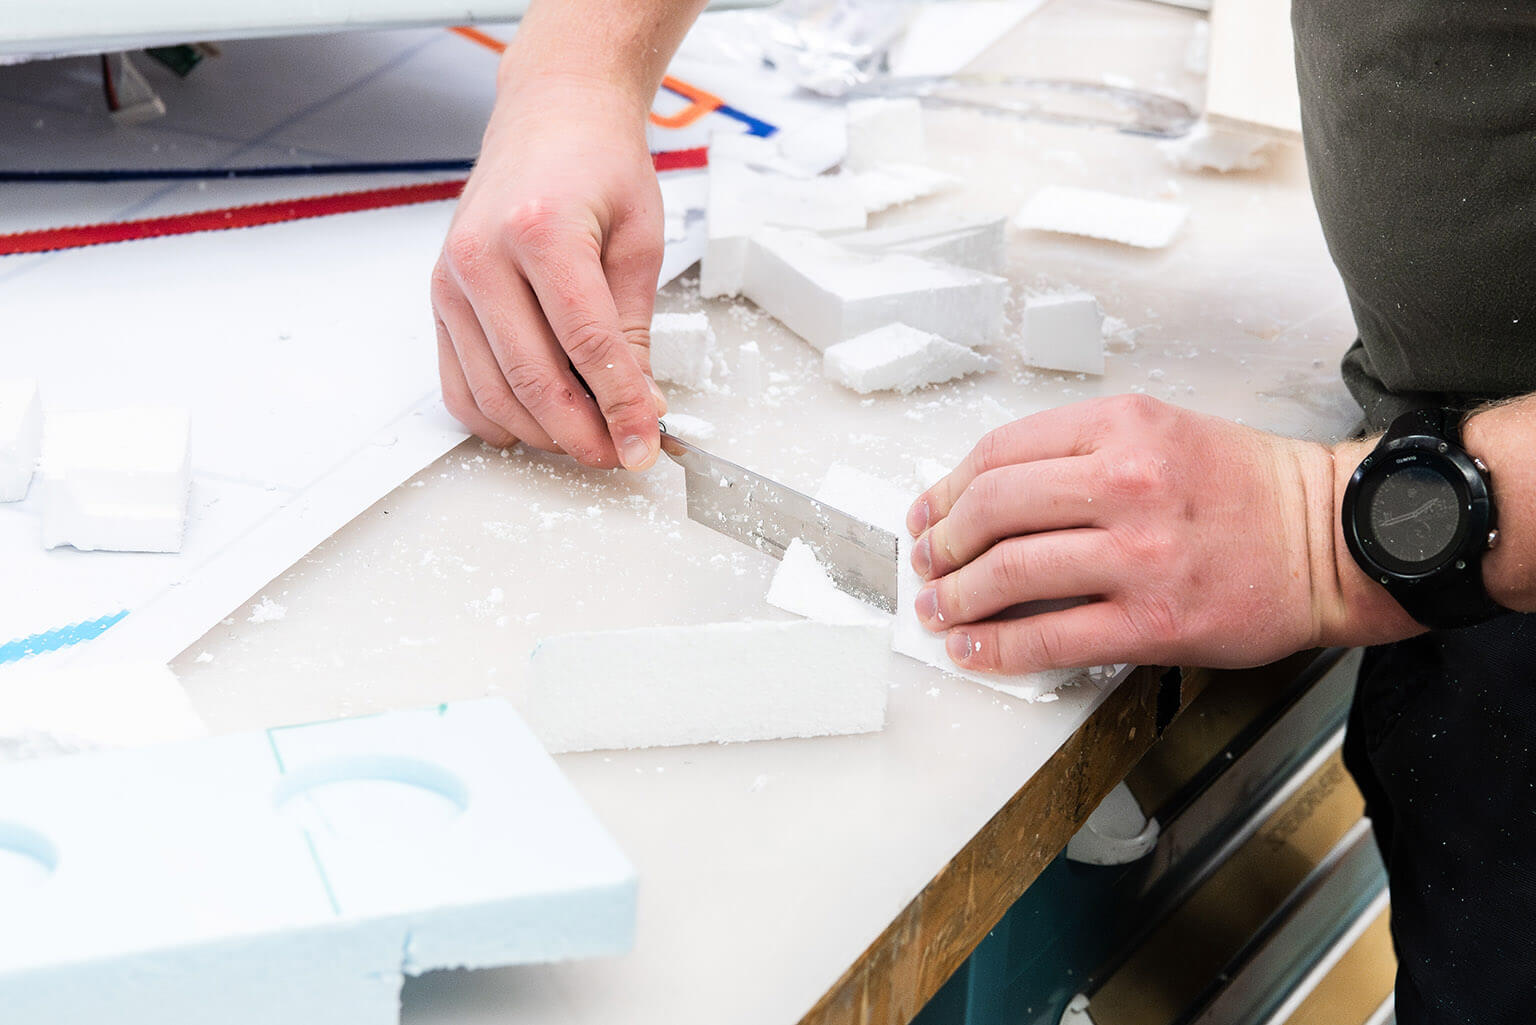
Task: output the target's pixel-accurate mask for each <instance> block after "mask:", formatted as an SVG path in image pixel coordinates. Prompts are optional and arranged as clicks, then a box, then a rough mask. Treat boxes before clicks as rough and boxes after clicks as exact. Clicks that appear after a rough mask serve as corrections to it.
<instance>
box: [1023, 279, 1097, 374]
mask: <svg viewBox="0 0 1536 1025" xmlns="http://www.w3.org/2000/svg"><path fill="white" fill-rule="evenodd" d="M1021 342H1022V344H1021V353H1022V355H1023V357H1024V362H1025V363H1027V364H1028V365H1029V366H1032V367H1042V368H1044V369H1047V370H1065V371H1067V372H1069V373H1079V374H1102V373H1104V314H1103V312H1102V311H1100V309H1099V304H1098V301H1097V300H1095V299H1094V297H1093V296H1091V295H1089V294H1087V293H1086V292H1073V293H1070V294H1067V295H1052V296H1038V297H1031V298H1029V299H1026V300H1025V302H1024V331H1023V337H1022V339H1021Z"/></svg>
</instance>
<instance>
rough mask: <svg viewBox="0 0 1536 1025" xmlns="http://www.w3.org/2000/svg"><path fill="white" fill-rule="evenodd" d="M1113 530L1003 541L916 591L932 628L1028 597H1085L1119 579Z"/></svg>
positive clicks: (985, 615)
mask: <svg viewBox="0 0 1536 1025" xmlns="http://www.w3.org/2000/svg"><path fill="white" fill-rule="evenodd" d="M1111 566H1112V561H1111V559H1110V552H1109V534H1108V532H1106V531H1102V530H1057V531H1052V532H1050V533H1048V534H1034V535H1031V536H1029V537H1015V538H1009V539H1008V540H1006V541H1003V542H1002V543H1001V544H998V545H996V546H994V547H993V548H991V549H990V550H989V551H987V552H986V553H985V554H983V555H982V556H980V557H979V558H977V559H976V560H975V561H973V562H968V563H966V564H965V565H964V566H962V567H960V569H958V570H956V571H955V572H953V573H951V574H949V575H948V576H945V577H941V578H940V579H938V580H935V581H934V582H933V583H931V584H928V585H927V586H925V587H924V588H923V589H922V590H921V591H919V592H918V595H917V601H916V605H917V616H918V618H919V619H920V620H922V622H923V625H924V626H926V627H928V629H930V630H934V631H939V630H944V629H947V628H950V627H955V626H963V625H965V624H967V623H978V622H981V621H982V620H984V619H990V618H991V617H993V616H995V615H997V614H998V613H1000V612H1003V611H1004V610H1006V609H1009V608H1012V607H1013V606H1015V605H1021V604H1023V603H1025V602H1032V601H1043V600H1047V599H1051V598H1085V597H1093V596H1096V595H1100V594H1103V593H1105V592H1107V591H1109V590H1110V589H1111V588H1113V586H1114V584H1115V579H1114V572H1113V570H1112V568H1111Z"/></svg>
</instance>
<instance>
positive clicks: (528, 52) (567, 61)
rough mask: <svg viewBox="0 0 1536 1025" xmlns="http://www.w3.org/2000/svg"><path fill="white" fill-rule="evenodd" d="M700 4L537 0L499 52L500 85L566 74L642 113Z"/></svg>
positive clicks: (687, 0) (509, 88)
mask: <svg viewBox="0 0 1536 1025" xmlns="http://www.w3.org/2000/svg"><path fill="white" fill-rule="evenodd" d="M706 4H707V0H535V2H534V3H533V4H532V5H531V6H530V7H529V9H528V14H527V15H526V16H525V17H524V18H523V21H522V24H521V26H519V28H518V32H517V36H516V37H515V38H514V39H513V42H512V44H511V46H509V47H508V48H507V52H506V55H505V56H504V57H503V58H502V62H501V70H500V72H499V75H498V83H499V85H500V88H501V91H502V93H503V94H505V93H507V92H513V91H516V90H517V89H519V88H520V87H521V86H522V85H524V84H526V83H528V82H531V81H545V82H548V81H569V82H572V83H573V84H577V85H581V86H587V87H591V86H596V87H599V88H602V89H603V90H604V91H606V92H609V93H610V94H612V95H614V96H616V97H622V98H623V99H624V100H627V101H629V102H630V103H631V104H632V105H633V107H632V109H633V110H634V111H635V112H636V113H638V114H639V115H640V116H642V117H643V116H644V113H645V112H646V111H648V110H649V109H650V105H651V100H652V99H653V98H654V97H655V95H656V90H657V89H658V88H660V87H661V80H662V77H663V76H664V75H665V74H666V71H667V64H668V63H669V62H670V61H671V59H672V55H673V54H674V53H676V52H677V48H678V46H679V45H681V43H682V41H683V36H684V35H686V34H687V32H688V28H689V26H691V25H692V24H693V22H694V19H695V18H697V17H698V15H699V12H701V11H702V10H703V9H704V7H705V6H706ZM549 113H551V114H557V113H558V112H556V111H551V112H549Z"/></svg>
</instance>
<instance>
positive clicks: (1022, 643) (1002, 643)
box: [944, 601, 1132, 674]
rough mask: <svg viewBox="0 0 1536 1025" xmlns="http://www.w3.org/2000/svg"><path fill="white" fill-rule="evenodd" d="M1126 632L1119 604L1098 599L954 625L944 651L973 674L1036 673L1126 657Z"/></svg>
mask: <svg viewBox="0 0 1536 1025" xmlns="http://www.w3.org/2000/svg"><path fill="white" fill-rule="evenodd" d="M1129 636H1130V634H1129V631H1128V630H1127V629H1126V625H1125V621H1124V616H1123V615H1122V614H1121V612H1120V608H1119V606H1117V605H1115V604H1114V603H1112V602H1107V601H1098V602H1090V603H1089V604H1087V605H1074V606H1073V607H1072V608H1070V609H1062V610H1061V611H1059V612H1043V613H1041V614H1040V615H1038V616H1026V617H1025V618H1023V619H1008V620H998V619H993V620H988V621H987V622H984V623H971V624H969V625H967V626H962V627H956V628H955V629H953V630H951V631H950V632H949V637H948V639H947V640H946V641H945V644H944V650H945V651H947V652H948V653H949V657H950V658H951V659H952V660H953V661H954V663H955V664H956V665H957V666H959V667H960V668H962V669H969V670H972V671H973V672H981V673H1008V674H1016V673H1036V672H1040V671H1041V670H1044V669H1069V668H1070V669H1077V668H1083V667H1086V666H1099V665H1109V664H1112V663H1115V662H1127V661H1132V658H1131V657H1130V653H1129V652H1128V651H1127V648H1126V638H1127V637H1129Z"/></svg>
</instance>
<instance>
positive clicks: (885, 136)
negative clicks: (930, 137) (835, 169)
mask: <svg viewBox="0 0 1536 1025" xmlns="http://www.w3.org/2000/svg"><path fill="white" fill-rule="evenodd" d="M847 115H848V150H847V153H846V155H845V156H844V157H843V165H844V166H845V167H847V168H849V169H850V170H853V171H864V170H868V169H870V168H872V167H875V166H877V165H879V164H890V163H920V162H922V161H923V160H924V159H926V158H927V155H928V143H927V140H926V138H925V137H924V134H923V105H922V103H921V101H919V100H918V99H916V98H915V97H899V98H891V99H885V98H877V99H867V100H854V101H853V102H851V103H849V104H848V107H847Z"/></svg>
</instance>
